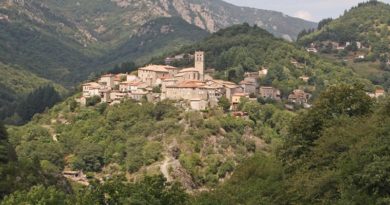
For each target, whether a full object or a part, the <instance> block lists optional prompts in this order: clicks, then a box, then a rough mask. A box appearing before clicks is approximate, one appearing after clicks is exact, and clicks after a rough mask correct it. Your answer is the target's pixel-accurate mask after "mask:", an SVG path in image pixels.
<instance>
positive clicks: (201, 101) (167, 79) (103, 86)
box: [79, 51, 311, 110]
mask: <svg viewBox="0 0 390 205" xmlns="http://www.w3.org/2000/svg"><path fill="white" fill-rule="evenodd" d="M191 57H192V58H193V59H194V67H191V68H183V69H180V68H177V67H173V66H170V65H147V66H146V67H142V68H139V69H138V71H137V75H134V74H128V73H126V74H116V75H114V74H105V75H103V76H101V77H100V78H99V79H98V80H97V81H96V82H89V83H85V84H83V86H82V89H83V93H82V97H81V98H80V99H79V102H80V103H81V104H84V105H85V104H87V100H88V99H90V98H92V97H99V98H100V99H101V102H105V103H108V104H110V105H113V104H117V103H120V102H122V101H123V100H125V99H133V100H136V101H141V100H143V99H146V100H147V101H149V102H158V101H162V100H165V99H167V100H174V101H177V102H181V104H182V105H183V106H185V107H186V108H188V109H192V110H207V109H209V108H214V107H216V106H218V102H219V101H220V99H221V98H222V97H225V98H226V99H227V100H228V101H229V102H230V103H231V110H236V108H237V105H238V104H239V103H240V102H241V101H242V99H243V98H246V99H249V100H256V99H257V97H261V98H263V99H270V100H274V101H281V98H282V96H281V92H280V90H278V89H276V88H274V87H271V86H260V85H259V79H260V78H264V77H265V76H266V75H267V73H268V70H267V69H265V68H263V69H261V70H260V71H258V72H248V73H245V76H244V77H245V78H244V80H243V81H241V82H240V83H239V84H236V83H233V82H230V81H224V80H217V79H214V78H213V77H212V76H211V75H210V74H208V73H207V72H205V53H204V52H202V51H197V52H195V54H194V55H191ZM166 60H171V59H166ZM302 80H308V79H307V78H303V79H302ZM310 98H311V94H309V93H306V92H305V91H303V90H300V89H296V90H294V91H293V92H292V93H291V94H290V95H289V96H288V102H289V103H290V104H289V105H286V107H287V108H288V109H293V104H299V105H302V106H303V107H305V108H309V107H310V106H311V105H310V104H309V103H308V102H309V99H310Z"/></svg>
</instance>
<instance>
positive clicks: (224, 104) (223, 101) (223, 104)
mask: <svg viewBox="0 0 390 205" xmlns="http://www.w3.org/2000/svg"><path fill="white" fill-rule="evenodd" d="M218 105H219V106H220V107H221V108H222V109H223V111H225V112H228V111H229V110H230V102H229V100H228V99H227V98H226V97H225V96H222V97H221V99H219V102H218Z"/></svg>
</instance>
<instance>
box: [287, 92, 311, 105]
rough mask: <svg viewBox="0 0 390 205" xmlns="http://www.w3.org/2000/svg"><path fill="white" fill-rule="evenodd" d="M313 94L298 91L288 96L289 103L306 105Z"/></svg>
mask: <svg viewBox="0 0 390 205" xmlns="http://www.w3.org/2000/svg"><path fill="white" fill-rule="evenodd" d="M310 97H311V94H309V93H306V92H305V91H303V90H299V89H296V90H294V91H293V93H291V94H290V95H289V96H288V101H289V102H291V103H296V104H305V103H307V102H308V101H309V99H310Z"/></svg>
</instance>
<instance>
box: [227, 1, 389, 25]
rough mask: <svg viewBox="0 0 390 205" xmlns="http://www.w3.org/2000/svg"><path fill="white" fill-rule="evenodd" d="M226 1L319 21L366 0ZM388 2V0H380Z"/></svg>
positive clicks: (337, 14) (333, 16)
mask: <svg viewBox="0 0 390 205" xmlns="http://www.w3.org/2000/svg"><path fill="white" fill-rule="evenodd" d="M225 1H226V2H229V3H232V4H235V5H239V6H248V7H253V8H259V9H266V10H274V11H281V12H283V13H285V14H287V15H289V16H294V17H298V18H302V19H305V20H309V21H315V22H319V21H320V20H322V19H324V18H329V17H332V18H336V17H338V16H340V15H341V14H343V13H344V11H345V10H346V9H349V8H351V7H352V6H355V5H357V4H358V3H359V2H364V1H367V0H225ZM381 1H383V2H386V3H390V0H381Z"/></svg>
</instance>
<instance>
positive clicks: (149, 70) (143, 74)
mask: <svg viewBox="0 0 390 205" xmlns="http://www.w3.org/2000/svg"><path fill="white" fill-rule="evenodd" d="M177 73H178V69H177V68H176V67H173V66H166V65H148V66H146V67H143V68H140V69H138V77H139V78H140V79H141V81H142V82H145V83H146V84H147V85H149V86H155V85H157V84H158V83H157V81H158V80H161V79H165V78H172V77H173V76H174V75H176V74H177ZM160 82H161V81H160Z"/></svg>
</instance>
